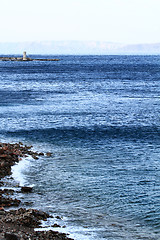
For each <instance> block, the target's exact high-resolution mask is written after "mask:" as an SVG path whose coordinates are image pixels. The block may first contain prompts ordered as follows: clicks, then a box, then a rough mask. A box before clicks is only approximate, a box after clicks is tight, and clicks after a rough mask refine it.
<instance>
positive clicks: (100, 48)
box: [0, 41, 160, 57]
mask: <svg viewBox="0 0 160 240" xmlns="http://www.w3.org/2000/svg"><path fill="white" fill-rule="evenodd" d="M24 49H25V50H26V51H27V52H29V53H32V54H34V55H35V54H38V55H52V54H54V56H55V55H159V54H160V43H153V44H150V43H146V44H125V43H114V42H106V41H35V42H0V54H1V55H2V56H3V55H10V54H13V55H14V54H21V53H22V52H23V51H24ZM2 56H1V57H2Z"/></svg>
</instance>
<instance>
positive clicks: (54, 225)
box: [51, 223, 61, 228]
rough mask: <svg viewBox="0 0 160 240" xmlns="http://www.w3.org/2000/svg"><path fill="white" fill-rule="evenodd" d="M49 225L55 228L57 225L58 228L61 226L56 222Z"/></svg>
mask: <svg viewBox="0 0 160 240" xmlns="http://www.w3.org/2000/svg"><path fill="white" fill-rule="evenodd" d="M51 227H55V228H56V227H59V228H60V227H61V226H60V225H58V224H57V223H55V224H53V225H52V226H51Z"/></svg>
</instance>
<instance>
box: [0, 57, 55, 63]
mask: <svg viewBox="0 0 160 240" xmlns="http://www.w3.org/2000/svg"><path fill="white" fill-rule="evenodd" d="M0 61H23V62H26V61H59V59H57V58H50V59H48V58H28V57H27V58H26V59H23V57H0Z"/></svg>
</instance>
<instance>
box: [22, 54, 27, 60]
mask: <svg viewBox="0 0 160 240" xmlns="http://www.w3.org/2000/svg"><path fill="white" fill-rule="evenodd" d="M23 61H27V55H26V52H23Z"/></svg>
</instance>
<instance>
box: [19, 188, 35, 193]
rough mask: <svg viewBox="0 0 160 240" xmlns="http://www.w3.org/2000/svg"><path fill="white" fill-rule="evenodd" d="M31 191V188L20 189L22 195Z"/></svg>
mask: <svg viewBox="0 0 160 240" xmlns="http://www.w3.org/2000/svg"><path fill="white" fill-rule="evenodd" d="M32 190H33V188H32V187H21V192H22V193H31V192H32Z"/></svg>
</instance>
